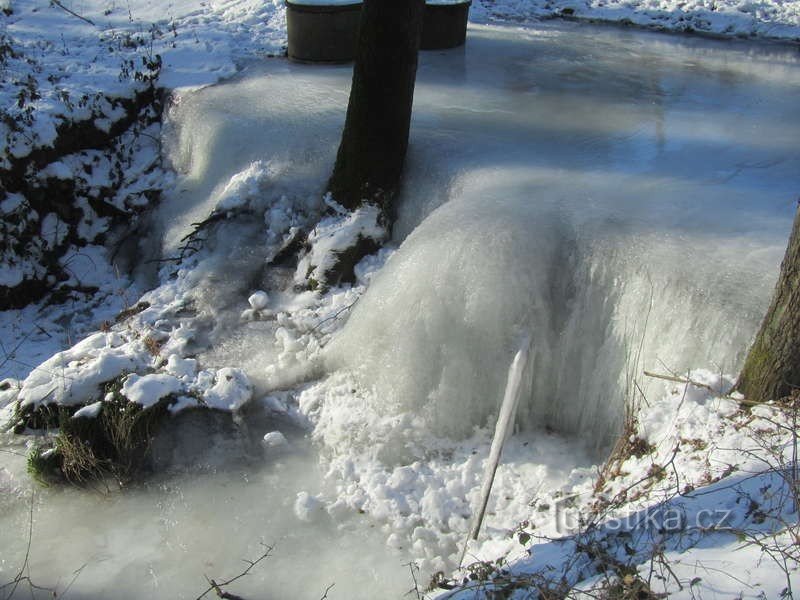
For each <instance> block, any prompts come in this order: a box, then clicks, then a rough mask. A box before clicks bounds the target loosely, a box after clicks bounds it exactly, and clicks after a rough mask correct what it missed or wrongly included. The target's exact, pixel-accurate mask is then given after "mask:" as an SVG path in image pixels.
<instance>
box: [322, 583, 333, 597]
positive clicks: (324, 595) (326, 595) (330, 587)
mask: <svg viewBox="0 0 800 600" xmlns="http://www.w3.org/2000/svg"><path fill="white" fill-rule="evenodd" d="M335 585H336V584H335V583H332V584H330V585H329V586H328V587H326V588H325V593H324V594H322V597H321V598H320V599H319V600H327V598H328V592H330V591H331V590H332V589H333V586H335Z"/></svg>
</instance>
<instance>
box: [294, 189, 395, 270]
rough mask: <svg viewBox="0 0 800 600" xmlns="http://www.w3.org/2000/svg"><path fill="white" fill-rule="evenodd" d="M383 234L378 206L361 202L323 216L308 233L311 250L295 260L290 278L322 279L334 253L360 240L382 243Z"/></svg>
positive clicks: (331, 265)
mask: <svg viewBox="0 0 800 600" xmlns="http://www.w3.org/2000/svg"><path fill="white" fill-rule="evenodd" d="M386 236H387V233H386V229H385V228H384V227H383V226H382V225H381V224H380V208H378V207H377V206H375V205H374V204H364V205H362V206H360V207H359V208H357V209H356V210H354V211H352V212H349V213H346V214H344V215H341V214H340V215H336V216H330V217H325V218H324V219H322V220H321V221H320V222H319V223H318V224H317V226H316V227H315V228H314V230H313V231H312V232H311V233H310V234H309V235H308V243H309V245H310V246H311V250H310V251H309V252H308V253H307V254H306V255H305V256H304V257H303V258H302V259H300V261H299V262H298V263H297V269H296V270H295V275H294V280H295V282H296V283H298V284H302V283H304V282H306V281H307V280H309V279H310V278H313V279H316V280H317V281H323V280H324V279H325V274H326V273H327V272H328V271H329V270H330V269H331V268H333V267H334V265H335V264H336V262H337V253H338V252H340V251H342V250H345V249H347V248H350V247H352V246H354V245H355V244H356V243H357V242H358V241H359V240H360V239H370V240H373V241H375V242H376V243H380V242H382V241H383V240H384V239H385V238H386Z"/></svg>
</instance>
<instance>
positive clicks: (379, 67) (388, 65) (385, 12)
mask: <svg viewBox="0 0 800 600" xmlns="http://www.w3.org/2000/svg"><path fill="white" fill-rule="evenodd" d="M424 10H425V0H364V5H363V9H362V13H361V27H360V31H359V40H358V49H357V52H356V62H355V66H354V67H353V86H352V88H351V90H350V102H349V104H348V107H347V119H346V121H345V125H344V133H343V134H342V141H341V144H340V145H339V153H338V155H337V157H336V166H335V167H334V170H333V175H332V176H331V179H330V182H329V184H328V186H329V190H330V191H331V192H332V193H333V197H334V199H335V200H336V201H337V202H338V203H339V204H341V205H342V206H344V207H345V208H347V209H350V210H353V209H355V208H358V207H359V206H360V205H361V204H362V202H363V201H364V200H367V201H369V202H373V203H375V204H377V205H378V206H380V207H381V209H382V212H383V213H384V214H385V215H388V214H390V213H391V200H392V197H393V195H394V193H395V192H396V190H397V186H398V184H399V182H400V175H401V173H402V170H403V161H404V160H405V156H406V149H407V148H408V130H409V126H410V124H411V105H412V102H413V99H414V81H415V79H416V73H417V52H418V50H419V40H420V33H421V31H422V17H423V13H424Z"/></svg>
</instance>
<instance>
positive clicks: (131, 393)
mask: <svg viewBox="0 0 800 600" xmlns="http://www.w3.org/2000/svg"><path fill="white" fill-rule="evenodd" d="M182 388H183V385H182V384H181V382H180V381H179V380H178V379H177V378H175V377H173V376H171V375H165V374H161V373H153V374H151V375H144V376H139V375H137V374H135V373H132V374H131V375H128V377H127V378H126V379H125V382H124V383H123V385H122V390H121V391H122V395H123V396H125V397H126V398H127V399H128V400H130V401H131V402H135V403H136V404H139V405H141V406H142V408H148V407H150V406H153V405H154V404H156V403H158V401H159V400H161V399H162V398H166V397H167V396H169V395H171V394H176V393H178V392H179V391H181V389H182Z"/></svg>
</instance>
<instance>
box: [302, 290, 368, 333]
mask: <svg viewBox="0 0 800 600" xmlns="http://www.w3.org/2000/svg"><path fill="white" fill-rule="evenodd" d="M360 299H361V296H359V297H358V298H356V299H355V300H353V301H352V302H351V303H350V304H348V305H347V306H345V307H344V308H340V309H339V310H337V311H336V312H335V313H333V314H332V315H331V316H330V317H326V318H324V319H322V320H321V321H320V322H319V323H317V324H316V325H314V327H312V328H311V329H309V330H308V333H314V332H315V331H316V330H317V329H319V328H320V327H322V325H324V324H325V323H327V322H328V321H332V320H334V319H335V318H336V317H338V316H339V315H340V314H342V313H343V312H344V311H346V310H349V309H351V308H353V306H355V304H356V302H358V301H359V300H360Z"/></svg>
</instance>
